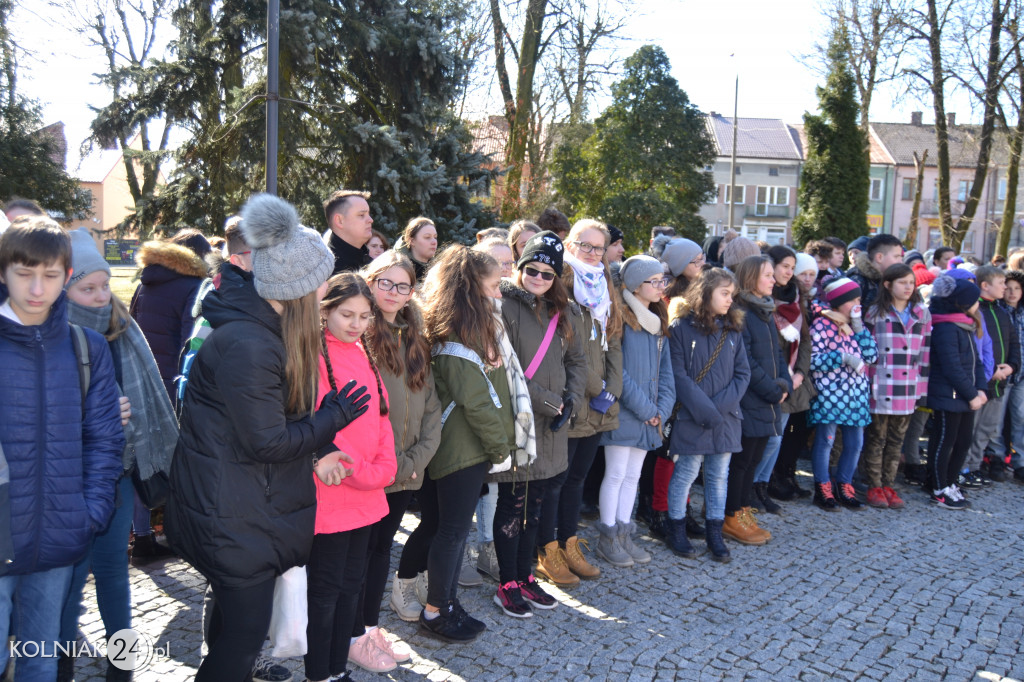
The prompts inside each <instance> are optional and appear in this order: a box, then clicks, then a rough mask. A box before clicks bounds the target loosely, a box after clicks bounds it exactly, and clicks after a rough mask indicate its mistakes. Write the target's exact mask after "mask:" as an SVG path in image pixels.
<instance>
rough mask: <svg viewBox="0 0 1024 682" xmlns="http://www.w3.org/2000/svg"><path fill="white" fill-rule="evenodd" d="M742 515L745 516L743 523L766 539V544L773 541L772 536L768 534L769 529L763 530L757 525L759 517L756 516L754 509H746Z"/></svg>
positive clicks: (742, 511)
mask: <svg viewBox="0 0 1024 682" xmlns="http://www.w3.org/2000/svg"><path fill="white" fill-rule="evenodd" d="M740 513H741V514H743V515H744V518H743V521H742V522H743V523H745V524H746V525H747V526H748V527H749V528H751V529H753V530H754V531H756V532H757V534H758V535H760V536H761V537H762V538H764V541H765V542H768V541H769V540H771V539H772V534H771V533H770V532H768V529H766V528H761V526H759V525H757V517H756V516H754V510H753V509H751V508H750V507H744V508H743V509H741V510H740ZM762 544H763V543H762Z"/></svg>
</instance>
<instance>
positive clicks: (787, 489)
mask: <svg viewBox="0 0 1024 682" xmlns="http://www.w3.org/2000/svg"><path fill="white" fill-rule="evenodd" d="M768 494H769V495H771V496H772V497H774V498H775V499H776V500H782V501H783V502H788V501H790V500H792V499H793V498H794V497H796V490H794V489H793V487H792V486H791V485H789V484H788V483H787V482H786V481H784V480H783V479H782V477H781V476H778V475H776V474H775V473H772V475H771V478H769V479H768Z"/></svg>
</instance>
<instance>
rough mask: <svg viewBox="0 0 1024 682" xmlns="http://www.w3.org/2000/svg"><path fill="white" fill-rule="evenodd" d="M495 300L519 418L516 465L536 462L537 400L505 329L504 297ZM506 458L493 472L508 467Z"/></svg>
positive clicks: (503, 355)
mask: <svg viewBox="0 0 1024 682" xmlns="http://www.w3.org/2000/svg"><path fill="white" fill-rule="evenodd" d="M493 300H494V315H495V317H496V318H497V321H498V350H499V352H500V353H501V362H502V364H503V365H505V378H506V379H507V380H508V390H509V393H510V394H511V396H512V414H513V417H514V422H515V433H516V448H515V456H516V465H517V466H526V465H530V464H533V461H534V460H535V459H537V436H536V432H535V430H534V425H533V403H532V401H531V400H530V389H529V387H527V385H526V375H525V374H523V368H522V367H521V366H520V365H519V358H518V357H517V356H516V352H515V350H514V349H513V348H512V340H511V339H510V338H509V336H508V333H507V332H506V331H505V322H504V320H503V319H502V317H501V301H499V300H498V299H493ZM506 462H507V464H506ZM506 462H502V463H501V464H496V465H494V467H493V468H492V469H491V473H498V472H500V471H508V469H510V468H511V466H512V462H511V457H509V458H508V459H507V460H506Z"/></svg>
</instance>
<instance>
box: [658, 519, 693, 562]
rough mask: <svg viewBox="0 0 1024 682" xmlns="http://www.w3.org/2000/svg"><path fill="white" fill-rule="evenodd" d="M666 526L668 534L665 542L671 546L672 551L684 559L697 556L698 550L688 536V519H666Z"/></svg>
mask: <svg viewBox="0 0 1024 682" xmlns="http://www.w3.org/2000/svg"><path fill="white" fill-rule="evenodd" d="M665 528H666V529H667V530H668V534H667V535H666V537H665V544H667V545H668V546H669V549H671V550H672V553H673V554H675V555H676V556H681V557H683V558H684V559H695V558H697V550H695V549H694V548H693V545H691V544H690V540H689V539H688V538H687V537H686V521H685V520H683V519H671V518H667V517H666V519H665Z"/></svg>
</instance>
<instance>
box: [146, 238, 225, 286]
mask: <svg viewBox="0 0 1024 682" xmlns="http://www.w3.org/2000/svg"><path fill="white" fill-rule="evenodd" d="M135 262H136V263H137V264H138V266H139V267H140V268H144V267H147V266H149V265H162V266H164V267H165V268H167V269H168V270H173V271H174V272H176V273H178V274H179V275H184V276H185V277H199V278H201V279H203V278H206V277H207V275H208V274H209V270H208V268H207V267H206V263H204V262H203V259H202V258H200V257H199V256H197V255H196V254H195V253H193V251H192V250H191V249H189V248H187V247H184V246H179V245H178V244H171V243H170V242H156V241H154V242H146V243H145V244H143V245H142V246H141V247H140V248H139V251H138V253H136V254H135Z"/></svg>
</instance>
